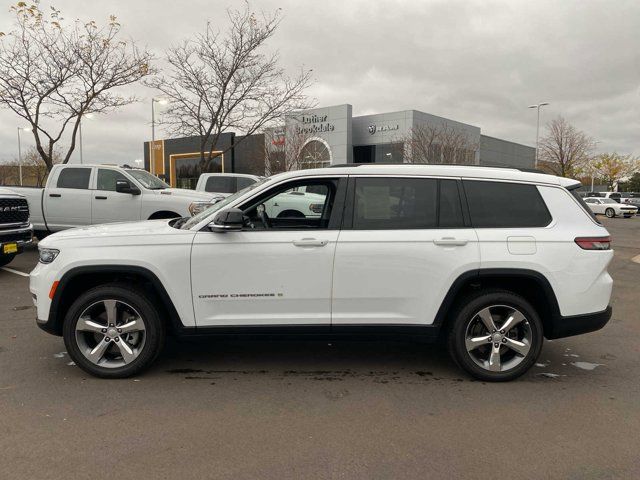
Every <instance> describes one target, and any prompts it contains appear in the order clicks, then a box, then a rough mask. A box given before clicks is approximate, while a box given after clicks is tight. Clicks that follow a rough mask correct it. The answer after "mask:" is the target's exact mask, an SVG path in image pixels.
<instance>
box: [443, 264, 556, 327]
mask: <svg viewBox="0 0 640 480" xmlns="http://www.w3.org/2000/svg"><path fill="white" fill-rule="evenodd" d="M486 288H502V289H504V290H509V291H511V292H514V293H517V294H518V295H520V296H522V297H524V298H525V299H526V300H527V301H529V302H530V303H531V304H532V306H533V307H534V308H535V309H536V311H537V312H538V314H539V315H540V319H541V321H542V326H543V329H544V332H545V335H546V333H547V332H551V331H552V329H553V324H554V322H555V320H556V319H557V318H558V317H560V308H559V306H558V299H557V298H556V295H555V293H554V291H553V288H552V287H551V283H549V280H548V279H547V277H545V276H544V275H543V274H542V273H540V272H537V271H535V270H529V269H520V268H486V269H478V270H472V271H469V272H465V273H463V274H461V275H460V276H459V277H458V278H457V279H456V280H455V281H454V282H453V284H452V285H451V287H450V288H449V291H448V292H447V294H446V295H445V297H444V300H443V301H442V304H441V305H440V308H439V309H438V313H437V314H436V318H435V320H434V325H436V326H439V327H442V328H441V330H442V331H445V330H446V327H447V324H448V322H449V320H450V318H449V313H450V312H451V311H452V310H453V309H454V308H455V307H456V305H457V302H458V301H460V300H461V299H462V298H464V297H465V296H466V295H467V294H469V293H473V292H476V291H478V290H480V289H486Z"/></svg>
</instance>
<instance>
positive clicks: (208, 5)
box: [0, 0, 640, 163]
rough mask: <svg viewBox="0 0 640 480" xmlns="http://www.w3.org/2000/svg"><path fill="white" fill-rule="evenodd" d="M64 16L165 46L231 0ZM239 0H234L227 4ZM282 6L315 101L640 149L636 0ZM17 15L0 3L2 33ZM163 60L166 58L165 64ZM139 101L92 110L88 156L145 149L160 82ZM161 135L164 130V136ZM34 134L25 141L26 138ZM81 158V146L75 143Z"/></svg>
mask: <svg viewBox="0 0 640 480" xmlns="http://www.w3.org/2000/svg"><path fill="white" fill-rule="evenodd" d="M55 4H56V6H57V7H58V8H60V9H61V10H62V11H63V13H64V15H65V17H66V18H67V19H72V18H75V17H79V18H81V19H86V18H89V17H90V18H95V19H98V20H101V19H104V18H106V17H107V16H108V15H109V14H111V13H114V14H116V15H117V16H118V17H119V19H120V21H121V23H122V24H123V25H124V31H125V34H126V35H129V36H131V37H132V38H135V39H136V40H138V41H139V42H141V43H143V44H146V45H148V46H149V48H151V49H152V50H154V51H155V52H157V53H158V55H159V56H160V55H161V53H162V50H163V49H164V48H166V47H167V46H169V45H171V44H172V43H174V42H176V41H178V40H180V39H182V38H184V37H186V36H188V35H189V34H190V33H191V32H194V31H200V30H202V29H203V27H204V25H205V23H206V21H207V19H209V20H211V21H212V22H213V23H216V22H219V23H221V25H223V24H224V20H225V11H224V10H225V6H226V5H225V3H222V2H211V1H203V0H196V1H191V2H188V3H187V2H175V1H172V2H167V1H155V2H154V1H144V0H140V1H138V2H128V1H117V2H101V3H99V2H91V3H89V2H82V3H80V2H77V1H73V0H64V1H58V2H56V3H55ZM228 4H231V2H228ZM252 5H253V7H254V8H256V9H264V10H266V11H270V10H274V9H276V8H279V7H282V8H283V11H284V20H283V22H282V25H281V28H280V30H279V31H278V33H277V34H276V36H275V37H274V39H273V41H272V42H271V45H270V46H271V48H274V49H278V50H279V51H280V55H281V59H282V62H283V65H285V66H286V68H287V69H289V70H290V71H291V72H294V71H295V69H296V68H298V67H299V66H300V65H304V66H305V67H307V68H313V70H314V77H315V84H314V86H313V88H311V89H310V91H309V94H310V95H311V96H313V97H315V98H316V99H317V101H318V104H319V105H333V104H339V103H351V104H352V105H353V106H354V114H356V115H358V114H368V113H375V112H385V111H394V110H403V109H408V108H415V109H418V110H423V111H426V112H429V113H433V114H436V115H442V116H445V117H449V118H452V119H454V120H459V121H463V122H467V123H471V124H474V125H477V126H480V127H481V128H482V131H483V133H485V134H487V135H492V136H497V137H501V138H506V139H510V140H514V141H518V142H522V143H527V144H533V143H534V141H535V112H534V111H533V110H529V109H527V108H526V107H527V105H529V104H532V103H536V102H539V101H548V102H550V103H551V105H550V106H549V107H545V109H544V110H543V117H542V119H543V121H546V120H549V119H550V118H552V117H554V116H556V115H564V116H565V117H567V118H568V119H569V121H571V122H572V123H574V124H575V125H576V127H578V128H580V129H582V130H584V131H586V132H587V133H588V134H590V135H592V136H593V137H595V138H596V139H597V140H599V141H600V143H599V144H598V149H599V150H600V151H605V150H607V151H608V150H617V151H619V152H625V153H626V152H629V153H634V154H636V155H640V145H639V144H638V142H637V141H636V139H637V138H638V132H639V131H640V119H639V117H638V111H639V108H638V107H639V106H640V50H639V49H638V48H637V45H638V33H637V32H638V31H639V30H640V4H639V3H638V2H634V1H626V2H625V1H616V2H612V1H611V2H596V1H564V2H555V1H537V2H524V1H504V2H486V1H477V2H476V1H424V2H415V1H396V2H391V1H376V2H372V1H352V0H351V1H348V2H345V1H331V0H324V1H322V2H301V1H260V2H257V1H254V2H253V3H252ZM10 20H11V17H10V15H9V13H8V11H7V10H4V11H0V30H2V29H6V28H7V25H8V24H9V22H10ZM159 65H162V63H161V62H159ZM133 91H134V92H135V93H136V94H137V95H138V96H139V97H140V98H141V102H140V103H137V104H135V105H131V106H129V107H126V108H124V109H122V110H120V111H118V112H116V113H113V114H110V115H107V116H103V117H98V118H95V119H93V120H91V121H87V122H86V123H85V125H84V154H85V159H87V160H90V161H100V162H109V163H111V162H113V163H121V162H126V161H131V160H133V159H135V158H140V157H141V156H142V142H143V141H145V140H148V139H149V138H150V136H151V129H150V104H149V102H150V98H151V96H152V92H151V91H149V90H148V89H146V88H145V87H142V86H139V87H136V88H135V89H133ZM0 122H2V125H3V126H4V127H5V128H3V129H2V130H1V131H0V161H1V160H6V159H9V158H13V157H15V156H16V155H17V153H16V152H17V145H16V139H15V137H16V134H15V126H16V125H17V124H18V123H19V122H18V121H17V119H16V117H15V116H14V115H12V114H10V113H7V112H0ZM158 136H161V134H158ZM30 142H31V140H30V139H29V140H25V141H24V144H25V145H28V144H29V143H30ZM74 157H76V158H77V157H78V154H77V153H76V154H74Z"/></svg>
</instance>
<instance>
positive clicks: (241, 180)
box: [236, 177, 255, 191]
mask: <svg viewBox="0 0 640 480" xmlns="http://www.w3.org/2000/svg"><path fill="white" fill-rule="evenodd" d="M252 183H255V180H254V179H253V178H248V177H236V191H238V190H241V189H243V188H245V187H248V186H249V185H251V184H252Z"/></svg>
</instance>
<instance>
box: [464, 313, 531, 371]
mask: <svg viewBox="0 0 640 480" xmlns="http://www.w3.org/2000/svg"><path fill="white" fill-rule="evenodd" d="M532 336H533V333H532V330H531V325H530V324H529V321H528V320H527V318H526V317H525V316H524V315H523V314H522V313H521V312H520V311H519V310H517V309H515V308H513V307H510V306H508V305H492V306H489V307H485V308H483V309H482V310H480V311H479V312H477V313H476V314H475V315H473V316H472V317H471V320H470V321H469V323H468V324H467V328H466V332H465V347H466V350H467V354H468V355H469V356H470V357H471V359H472V360H473V361H474V363H475V364H476V365H478V366H479V367H481V368H483V369H485V370H487V371H490V372H505V371H507V370H511V369H513V368H515V367H516V366H518V365H519V364H520V363H521V362H522V361H523V360H524V359H525V357H526V356H527V354H528V353H529V351H530V350H531V346H532V343H533V342H532Z"/></svg>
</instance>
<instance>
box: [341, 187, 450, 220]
mask: <svg viewBox="0 0 640 480" xmlns="http://www.w3.org/2000/svg"><path fill="white" fill-rule="evenodd" d="M437 194H438V181H437V180H436V179H432V178H373V177H371V178H357V179H356V186H355V198H354V209H353V210H354V211H353V228H354V229H357V230H382V229H385V230H397V229H415V228H436V227H437V220H438V216H437Z"/></svg>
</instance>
